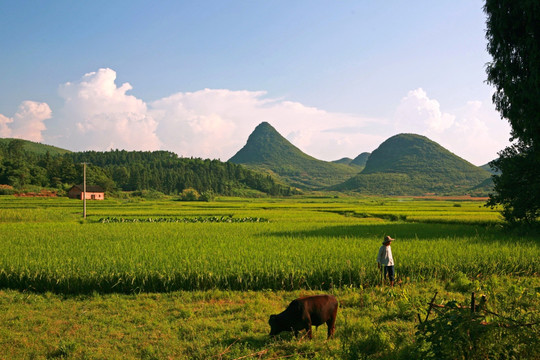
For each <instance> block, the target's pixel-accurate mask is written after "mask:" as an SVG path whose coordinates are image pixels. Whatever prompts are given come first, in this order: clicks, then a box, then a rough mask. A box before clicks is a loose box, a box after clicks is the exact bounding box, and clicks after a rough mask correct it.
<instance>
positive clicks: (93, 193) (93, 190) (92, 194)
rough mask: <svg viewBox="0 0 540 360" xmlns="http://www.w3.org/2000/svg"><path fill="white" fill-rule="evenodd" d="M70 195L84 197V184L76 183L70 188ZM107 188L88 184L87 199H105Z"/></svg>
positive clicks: (74, 197) (71, 197)
mask: <svg viewBox="0 0 540 360" xmlns="http://www.w3.org/2000/svg"><path fill="white" fill-rule="evenodd" d="M68 197H69V198H70V199H79V200H82V199H83V186H82V185H75V186H73V187H72V188H71V189H69V190H68ZM104 199H105V190H103V188H102V187H101V186H97V185H94V186H88V185H87V186H86V200H104Z"/></svg>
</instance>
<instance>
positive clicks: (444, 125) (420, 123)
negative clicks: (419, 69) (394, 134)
mask: <svg viewBox="0 0 540 360" xmlns="http://www.w3.org/2000/svg"><path fill="white" fill-rule="evenodd" d="M454 121H455V116H454V115H451V114H448V113H444V112H442V111H441V106H440V104H439V102H438V101H437V100H434V99H430V98H428V96H427V94H426V92H425V91H424V90H423V89H421V88H419V89H416V90H411V91H409V93H408V94H407V96H405V97H404V98H403V99H401V102H400V104H399V105H398V107H397V110H396V115H395V126H396V130H397V131H399V132H424V133H430V134H438V133H442V132H444V131H445V130H447V129H448V128H450V127H451V126H452V125H453V124H454Z"/></svg>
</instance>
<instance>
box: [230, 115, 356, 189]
mask: <svg viewBox="0 0 540 360" xmlns="http://www.w3.org/2000/svg"><path fill="white" fill-rule="evenodd" d="M229 161H230V162H233V163H236V164H243V165H246V166H249V167H250V168H253V169H259V170H263V171H270V172H271V173H274V174H277V175H278V176H280V178H281V179H283V181H285V182H287V183H288V184H291V185H292V186H295V187H298V188H300V189H305V190H312V189H322V188H325V187H327V186H331V185H335V184H338V183H341V182H343V181H345V180H346V179H348V178H350V177H351V176H353V175H355V174H357V173H358V171H359V168H358V167H356V166H349V165H347V164H340V163H333V162H327V161H322V160H318V159H315V158H314V157H312V156H309V155H307V154H305V153H304V152H302V151H301V150H300V149H299V148H297V147H296V146H294V145H293V144H291V143H290V142H289V141H288V140H287V139H285V138H284V137H283V136H281V134H280V133H278V132H277V130H276V129H274V128H273V127H272V125H270V124H269V123H267V122H263V123H261V124H259V125H258V126H257V127H256V128H255V130H254V131H253V132H252V133H251V135H250V136H249V138H248V141H247V143H246V145H245V146H244V147H243V148H242V149H240V151H238V152H237V153H236V154H235V155H234V156H233V157H232V158H230V159H229Z"/></svg>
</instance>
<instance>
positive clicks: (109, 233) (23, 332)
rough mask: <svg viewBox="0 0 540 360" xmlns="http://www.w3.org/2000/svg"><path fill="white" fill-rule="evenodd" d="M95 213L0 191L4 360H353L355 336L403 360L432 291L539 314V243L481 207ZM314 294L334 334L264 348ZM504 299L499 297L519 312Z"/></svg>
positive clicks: (296, 202) (160, 204)
mask: <svg viewBox="0 0 540 360" xmlns="http://www.w3.org/2000/svg"><path fill="white" fill-rule="evenodd" d="M87 212H88V216H87V219H82V203H81V202H80V201H76V200H70V199H64V198H24V199H23V198H15V197H11V196H2V197H0V247H1V249H2V251H0V289H2V290H0V306H1V308H0V309H1V310H4V311H3V312H2V313H3V316H4V319H0V320H3V323H4V325H2V326H1V327H0V333H3V334H4V335H5V338H6V339H7V340H5V341H4V342H3V343H0V349H2V348H4V349H6V351H9V352H6V353H7V354H8V356H3V357H4V358H28V357H33V358H44V357H49V358H52V357H69V356H72V357H75V358H77V357H84V358H201V359H202V358H209V357H211V356H213V357H215V358H223V359H225V358H226V359H234V358H241V357H242V356H247V357H248V358H249V357H251V358H279V357H282V356H291V357H292V358H340V357H341V358H347V356H349V355H346V354H353V353H354V354H357V353H355V352H354V351H352V350H351V347H350V346H351V344H353V343H358V341H364V342H367V343H366V346H367V348H369V346H372V355H370V356H373V357H369V356H368V355H369V351H368V352H367V353H366V352H365V351H364V350H362V351H364V354H367V355H366V356H367V357H365V358H385V357H384V356H387V355H388V356H389V357H388V358H390V357H394V358H396V356H397V357H398V358H399V356H402V357H401V358H407V357H406V355H404V354H406V349H407V347H408V346H411V344H412V343H413V338H414V332H415V331H414V326H415V314H416V313H421V312H422V311H424V308H425V307H426V306H425V305H426V302H428V301H429V298H430V297H431V296H432V293H433V291H440V292H441V293H444V295H443V296H441V301H443V298H445V300H449V299H459V300H461V301H465V299H467V297H468V296H469V292H470V291H471V290H477V291H484V292H491V293H492V297H493V299H497V298H498V296H499V295H497V294H499V293H501V292H504V291H506V290H505V289H509V288H511V289H513V290H511V291H514V292H517V293H519V294H520V296H521V297H522V298H527V301H529V302H532V305H533V308H532V309H533V313H536V314H537V308H536V306H537V305H538V301H539V299H538V291H537V290H538V288H540V282H539V281H538V273H539V270H540V269H539V268H540V265H539V262H538V261H537V259H538V258H540V247H539V242H538V237H537V236H536V235H535V234H530V235H524V234H518V233H514V232H509V231H506V230H504V229H503V228H502V226H501V222H500V221H501V220H500V215H499V214H498V213H497V211H495V210H492V209H489V208H486V207H484V206H483V202H481V201H473V200H458V199H454V200H427V199H413V198H337V197H336V198H334V197H313V198H307V197H304V198H297V199H237V198H220V199H217V200H216V201H213V202H208V203H206V202H180V201H174V200H172V199H164V200H154V201H144V200H133V199H130V200H115V199H108V200H106V201H101V202H88V205H87ZM384 235H390V236H392V237H393V238H395V239H396V241H395V242H394V243H393V244H392V250H393V253H394V257H395V260H396V272H397V280H398V286H397V287H395V288H394V289H391V288H388V287H381V286H380V284H381V276H380V272H379V271H378V269H377V266H376V260H375V258H376V254H377V250H378V248H379V246H380V244H381V240H382V238H383V236H384ZM535 289H536V290H535ZM318 292H331V293H334V294H336V295H338V297H339V298H340V302H341V303H342V309H343V315H342V319H341V328H340V327H339V325H338V331H337V332H336V338H337V339H336V340H334V342H328V343H324V342H322V337H321V336H320V334H319V337H321V339H319V341H314V342H313V343H306V342H305V341H297V340H294V339H291V338H290V337H287V335H284V336H282V337H281V338H280V339H279V340H278V341H277V342H271V341H270V340H269V339H268V337H267V336H266V333H267V330H268V329H267V324H266V321H267V317H268V315H269V314H270V313H276V312H279V311H281V310H282V309H283V308H284V307H285V306H286V304H287V303H288V302H289V301H290V300H292V299H294V297H296V296H298V295H301V294H310V293H318ZM531 299H532V300H531ZM508 301H509V300H504V301H503V299H499V300H497V301H493V304H494V305H496V304H498V306H499V307H498V308H497V310H498V311H510V310H506V309H504V306H503V304H504V303H506V302H508ZM131 307H133V308H135V309H139V310H131ZM280 309H281V310H280ZM44 310H45V312H47V311H48V312H50V313H53V314H56V319H60V320H59V321H60V324H59V328H60V329H63V330H54V329H53V326H52V325H51V323H54V322H55V320H54V319H55V317H54V316H53V317H52V318H48V317H47V316H45V315H39V316H38V315H37V314H42V313H41V311H44ZM104 313H108V314H109V315H108V316H105V315H103V314H104ZM218 313H219V314H218ZM70 314H71V315H70ZM85 314H86V315H88V316H90V319H91V320H89V319H87V318H86V315H85ZM196 315H197V316H196ZM36 316H37V317H38V318H39V321H37V324H38V325H34V327H31V325H28V324H35V321H36V320H35V317H36ZM536 316H537V315H536ZM111 317H112V318H111ZM222 317H224V319H223V318H222ZM62 319H64V320H62ZM216 319H222V322H223V321H224V322H225V323H226V324H229V325H224V324H223V323H222V322H220V321H218V320H216ZM249 319H252V320H253V321H250V320H249ZM133 323H135V325H134V324H133ZM104 324H108V325H107V326H105V325H104ZM182 324H183V325H182ZM186 324H187V325H186ZM194 324H195V325H194ZM197 324H198V325H197ZM139 325H140V326H139ZM36 326H37V328H36ZM104 326H105V328H104ZM126 326H127V327H126ZM133 326H135V327H133ZM138 326H139V329H140V331H139V332H138V331H137V330H136V329H137V327H138ZM36 329H41V330H42V331H39V330H36ZM92 329H94V330H92ZM97 329H101V330H97ZM105 330H106V333H108V334H109V336H108V337H105V336H104V335H103V334H102V333H100V334H98V331H105ZM111 331H112V332H113V334H110V332H111ZM230 331H233V332H236V333H237V334H243V335H240V337H236V336H235V335H232V333H231V332H230ZM400 331H403V334H401V335H400V336H398V337H392V336H391V335H392V334H398V333H400ZM42 332H44V333H45V334H44V335H39V334H40V333H42ZM158 333H159V334H161V335H159V336H158V335H157V334H158ZM320 333H322V332H321V331H320ZM17 334H18V335H17ZM115 334H116V335H115ZM149 334H151V335H152V336H150V339H149V338H148V337H147V336H148V335H149ZM197 334H200V335H201V337H200V338H199V337H197V336H196V335H197ZM8 335H9V336H8ZM355 337H356V341H349V340H350V339H351V338H355ZM377 339H378V340H377ZM8 341H10V342H9V343H15V344H19V345H20V347H17V346H15V347H14V346H8V345H7V344H8ZM372 342H374V343H373V344H372ZM368 343H369V344H371V345H369V344H368ZM24 344H26V345H24ZM368 345H369V346H368ZM17 349H22V350H17ZM89 349H92V350H89ZM357 350H358V349H357ZM351 351H352V352H351ZM355 351H356V350H355ZM358 351H359V350H358ZM370 351H371V350H370ZM257 352H261V353H260V354H258V355H257ZM262 352H264V353H262ZM385 354H387V355H385ZM399 354H401V355H399ZM0 355H2V354H1V353H0ZM0 357H2V356H0ZM349 358H354V356H352V355H351V356H349Z"/></svg>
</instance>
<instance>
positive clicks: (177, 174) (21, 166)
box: [0, 140, 293, 195]
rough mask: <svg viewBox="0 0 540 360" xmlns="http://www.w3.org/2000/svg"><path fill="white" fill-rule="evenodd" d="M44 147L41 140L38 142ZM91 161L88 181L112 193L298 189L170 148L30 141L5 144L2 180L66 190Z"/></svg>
mask: <svg viewBox="0 0 540 360" xmlns="http://www.w3.org/2000/svg"><path fill="white" fill-rule="evenodd" d="M38 145H39V144H38ZM83 162H85V163H88V167H87V183H88V184H93V185H100V186H102V187H103V188H104V189H105V190H107V191H113V190H124V191H135V190H155V191H159V192H162V193H164V194H176V193H180V192H182V191H183V190H184V189H187V188H194V189H195V190H197V191H199V192H201V193H202V192H213V193H215V194H222V195H234V194H239V195H246V194H247V193H249V192H262V193H266V194H269V195H289V194H291V193H292V191H293V190H292V189H291V188H290V187H288V186H285V185H281V184H278V183H276V181H275V180H274V179H273V178H271V177H270V176H268V175H265V174H261V173H257V172H255V171H253V170H249V169H247V168H245V167H243V166H241V165H237V164H232V163H224V162H221V161H219V160H208V159H206V160H203V159H197V158H180V157H178V156H177V155H176V154H174V153H172V152H167V151H153V152H143V151H125V150H114V151H108V152H96V151H88V152H77V153H70V152H66V153H64V154H56V155H51V153H50V152H44V153H43V152H41V151H35V150H34V149H28V150H27V149H26V147H25V142H23V141H21V140H12V141H10V142H1V143H0V184H5V185H11V186H13V187H14V188H15V189H17V188H23V187H25V186H29V185H30V186H31V185H35V186H40V187H53V188H58V189H66V188H67V187H70V186H72V185H74V184H80V183H82V163H83Z"/></svg>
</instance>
